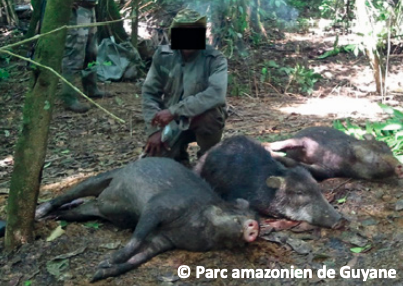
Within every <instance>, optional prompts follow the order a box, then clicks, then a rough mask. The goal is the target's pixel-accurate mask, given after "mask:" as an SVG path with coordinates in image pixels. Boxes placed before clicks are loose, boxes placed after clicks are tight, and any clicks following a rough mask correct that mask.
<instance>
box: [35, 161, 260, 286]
mask: <svg viewBox="0 0 403 286" xmlns="http://www.w3.org/2000/svg"><path fill="white" fill-rule="evenodd" d="M85 196H96V197H97V198H96V199H94V200H92V201H90V202H88V203H85V204H82V205H80V206H78V207H76V208H73V209H71V210H64V211H61V210H57V208H59V207H60V206H62V205H64V204H66V203H68V202H70V201H72V200H75V199H77V198H80V197H85ZM54 210H55V211H54ZM48 214H51V215H54V216H56V217H57V218H58V219H62V220H69V221H73V220H74V221H78V220H86V219H90V218H95V217H100V218H104V219H106V220H109V221H111V222H113V223H114V224H116V225H118V226H121V227H130V228H135V231H134V233H133V236H132V238H131V239H130V241H129V242H128V243H127V244H126V246H125V247H124V248H123V249H121V250H119V251H117V252H115V253H114V254H112V255H111V257H110V258H109V259H107V260H105V261H103V262H101V263H100V264H99V266H98V270H97V272H96V274H95V276H94V277H93V279H92V282H94V281H97V280H100V279H104V278H106V277H110V276H117V275H119V274H121V273H124V272H126V271H128V270H130V269H133V268H135V267H137V266H139V265H141V264H142V263H144V262H146V261H148V260H149V259H151V258H152V257H153V256H155V255H157V254H159V253H161V252H164V251H167V250H170V249H174V248H178V249H184V250H190V251H208V250H211V249H219V248H223V247H232V246H237V245H242V244H244V243H245V242H252V241H254V240H255V239H256V238H257V236H258V231H259V226H258V223H257V221H256V220H255V218H256V216H255V213H254V212H252V211H251V210H249V209H248V203H247V202H246V201H244V200H239V201H237V203H235V204H229V203H228V202H225V201H223V200H222V199H221V198H220V197H219V196H218V195H217V194H216V193H214V192H213V190H212V189H211V187H210V186H209V185H208V184H207V183H206V182H205V181H204V180H202V179H201V178H200V177H199V176H197V175H196V174H194V173H193V172H192V171H191V170H188V169H187V168H185V167H184V166H182V165H181V164H179V163H177V162H175V161H173V160H171V159H167V158H145V159H141V160H138V161H136V162H133V163H130V164H128V165H127V166H126V167H124V168H121V169H116V170H112V171H109V172H106V173H103V174H100V175H98V176H96V177H93V178H89V179H87V180H85V181H83V182H82V183H80V184H78V185H77V186H75V187H74V188H73V189H71V190H69V191H68V192H66V193H65V194H63V195H61V196H59V197H57V198H55V199H53V200H51V201H49V202H47V203H44V204H42V205H40V206H39V207H38V208H37V210H36V218H41V217H44V216H45V215H48Z"/></svg>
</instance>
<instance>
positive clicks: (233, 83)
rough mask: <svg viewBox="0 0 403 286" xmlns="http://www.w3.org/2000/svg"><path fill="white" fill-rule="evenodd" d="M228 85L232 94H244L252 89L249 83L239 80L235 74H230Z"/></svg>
mask: <svg viewBox="0 0 403 286" xmlns="http://www.w3.org/2000/svg"><path fill="white" fill-rule="evenodd" d="M228 87H229V93H230V94H231V96H244V95H245V93H248V92H249V91H250V88H249V85H248V84H243V83H241V82H239V79H238V77H237V76H236V75H235V74H229V75H228Z"/></svg>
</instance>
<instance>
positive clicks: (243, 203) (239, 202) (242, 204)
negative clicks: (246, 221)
mask: <svg viewBox="0 0 403 286" xmlns="http://www.w3.org/2000/svg"><path fill="white" fill-rule="evenodd" d="M235 202H236V204H235V207H236V208H238V209H240V210H247V209H248V208H249V202H248V201H247V200H244V199H236V201H235Z"/></svg>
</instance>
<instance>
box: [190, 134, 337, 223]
mask: <svg viewBox="0 0 403 286" xmlns="http://www.w3.org/2000/svg"><path fill="white" fill-rule="evenodd" d="M194 170H195V172H197V173H198V174H200V175H201V177H202V178H204V179H205V180H206V181H207V182H208V183H209V184H210V185H211V186H212V187H213V189H214V190H215V191H216V192H218V193H219V194H220V195H221V196H222V198H223V199H225V200H228V201H233V200H236V199H238V198H242V199H245V200H247V201H249V203H250V206H251V208H254V209H255V210H257V211H258V212H259V213H261V214H265V215H270V216H275V217H286V218H288V219H292V220H299V221H307V222H309V223H311V224H313V225H317V226H323V227H329V228H336V227H338V226H339V225H340V224H341V223H342V221H343V220H342V217H341V216H340V214H339V213H338V212H336V211H335V210H334V208H333V207H332V206H331V205H330V204H329V203H328V202H327V201H326V200H325V198H324V197H323V195H322V193H321V190H320V187H319V185H318V183H317V182H316V181H315V180H314V179H313V178H312V176H311V175H310V174H309V172H308V171H307V170H305V169H304V168H301V167H296V168H291V169H287V168H285V167H284V166H283V165H282V164H280V163H279V162H277V161H276V160H274V159H273V158H272V157H271V155H270V153H269V152H267V151H266V150H265V148H263V147H262V146H261V145H260V144H259V143H258V142H256V141H254V140H252V139H250V138H247V137H245V136H234V137H231V138H228V139H226V140H224V141H223V142H221V143H220V144H218V145H216V146H214V147H213V148H212V149H210V150H209V151H208V152H207V153H206V154H205V155H203V157H201V158H200V161H199V163H198V164H197V165H196V166H195V168H194ZM343 223H344V222H343Z"/></svg>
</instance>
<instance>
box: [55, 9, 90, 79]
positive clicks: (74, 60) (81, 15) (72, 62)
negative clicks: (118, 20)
mask: <svg viewBox="0 0 403 286" xmlns="http://www.w3.org/2000/svg"><path fill="white" fill-rule="evenodd" d="M95 22H96V19H95V8H83V7H78V8H77V9H73V11H72V13H71V17H70V22H69V25H84V24H90V23H95ZM96 32H97V28H96V27H85V28H77V29H69V30H68V31H67V37H66V44H65V50H64V55H63V59H62V72H63V73H64V74H65V73H68V74H74V75H80V76H81V75H85V74H84V70H86V69H87V70H88V72H89V71H90V70H94V68H89V67H88V64H91V63H94V65H93V67H95V62H96V60H97V49H98V46H97V39H96ZM90 66H91V65H90ZM80 73H81V74H80Z"/></svg>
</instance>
